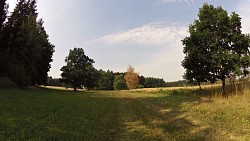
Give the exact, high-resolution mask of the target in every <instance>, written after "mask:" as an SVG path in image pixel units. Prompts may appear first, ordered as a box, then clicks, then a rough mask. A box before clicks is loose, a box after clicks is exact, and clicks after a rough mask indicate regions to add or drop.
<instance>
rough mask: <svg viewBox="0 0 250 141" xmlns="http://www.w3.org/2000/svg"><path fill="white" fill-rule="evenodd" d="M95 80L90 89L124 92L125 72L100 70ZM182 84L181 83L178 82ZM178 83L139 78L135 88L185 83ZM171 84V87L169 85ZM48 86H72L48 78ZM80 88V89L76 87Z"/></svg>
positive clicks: (59, 80) (59, 79)
mask: <svg viewBox="0 0 250 141" xmlns="http://www.w3.org/2000/svg"><path fill="white" fill-rule="evenodd" d="M96 73H97V74H96V76H97V78H96V79H95V82H94V84H95V85H94V86H93V87H91V88H90V89H95V90H126V89H127V85H126V80H125V78H124V76H125V74H126V72H113V71H110V70H108V71H104V70H102V69H100V70H97V71H96ZM180 82H182V81H180ZM180 82H168V83H166V82H165V81H164V80H163V79H159V78H153V77H144V76H143V75H140V76H139V82H138V84H137V87H136V88H158V87H165V86H184V85H185V84H186V83H180ZM185 82H186V81H185ZM170 84H171V85H170ZM48 85H49V86H59V87H73V85H72V84H69V83H65V81H63V80H62V79H61V78H52V77H48ZM78 88H81V87H78Z"/></svg>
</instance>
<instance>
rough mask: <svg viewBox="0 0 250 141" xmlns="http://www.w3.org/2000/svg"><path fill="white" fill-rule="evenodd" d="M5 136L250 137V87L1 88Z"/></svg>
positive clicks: (0, 122)
mask: <svg viewBox="0 0 250 141" xmlns="http://www.w3.org/2000/svg"><path fill="white" fill-rule="evenodd" d="M0 117H1V118H0V140H96V141H101V140H103V141H107V140H115V141H119V140H141V141H146V140H159V141H161V140H162V141H165V140H249V139H250V93H248V94H244V95H238V96H231V97H229V98H228V99H224V98H221V97H211V96H209V95H207V92H206V91H199V90H171V91H157V92H145V91H142V92H138V91H136V92H128V91H90V92H82V91H81V92H72V91H65V90H55V89H45V88H29V89H27V90H0Z"/></svg>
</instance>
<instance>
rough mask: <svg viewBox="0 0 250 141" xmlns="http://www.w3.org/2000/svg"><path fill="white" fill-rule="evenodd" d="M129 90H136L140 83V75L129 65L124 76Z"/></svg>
mask: <svg viewBox="0 0 250 141" xmlns="http://www.w3.org/2000/svg"><path fill="white" fill-rule="evenodd" d="M124 78H125V80H126V84H127V88H128V89H135V88H136V87H137V85H138V82H139V74H138V73H136V72H135V69H134V68H133V67H132V66H131V65H129V67H128V69H127V72H126V74H125V76H124Z"/></svg>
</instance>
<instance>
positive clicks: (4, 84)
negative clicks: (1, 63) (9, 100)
mask: <svg viewBox="0 0 250 141" xmlns="http://www.w3.org/2000/svg"><path fill="white" fill-rule="evenodd" d="M16 87H17V85H16V84H15V83H13V82H12V81H11V80H10V79H9V78H7V77H0V88H4V89H10V88H16Z"/></svg>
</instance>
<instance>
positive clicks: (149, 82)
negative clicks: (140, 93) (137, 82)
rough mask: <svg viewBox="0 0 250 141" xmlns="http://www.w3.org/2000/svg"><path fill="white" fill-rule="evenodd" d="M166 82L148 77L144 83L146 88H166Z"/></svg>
mask: <svg viewBox="0 0 250 141" xmlns="http://www.w3.org/2000/svg"><path fill="white" fill-rule="evenodd" d="M165 86H166V82H165V81H164V80H163V79H160V78H153V77H146V78H145V82H144V87H145V88H158V87H165Z"/></svg>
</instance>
